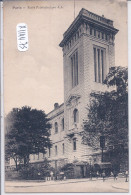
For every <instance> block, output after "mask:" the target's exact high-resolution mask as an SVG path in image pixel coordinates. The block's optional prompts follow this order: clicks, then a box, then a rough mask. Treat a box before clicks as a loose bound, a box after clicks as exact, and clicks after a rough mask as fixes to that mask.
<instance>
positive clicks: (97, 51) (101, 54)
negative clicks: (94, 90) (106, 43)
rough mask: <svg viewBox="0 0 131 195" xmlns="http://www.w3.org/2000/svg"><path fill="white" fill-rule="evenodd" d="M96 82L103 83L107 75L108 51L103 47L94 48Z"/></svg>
mask: <svg viewBox="0 0 131 195" xmlns="http://www.w3.org/2000/svg"><path fill="white" fill-rule="evenodd" d="M93 52H94V80H95V82H97V83H103V81H104V79H105V76H106V73H105V70H106V63H105V62H106V60H105V56H106V55H105V54H106V50H105V49H104V48H101V47H97V46H94V48H93Z"/></svg>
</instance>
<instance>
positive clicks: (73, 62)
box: [71, 51, 78, 87]
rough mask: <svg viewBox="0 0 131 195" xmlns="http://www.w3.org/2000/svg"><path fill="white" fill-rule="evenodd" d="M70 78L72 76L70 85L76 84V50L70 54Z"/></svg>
mask: <svg viewBox="0 0 131 195" xmlns="http://www.w3.org/2000/svg"><path fill="white" fill-rule="evenodd" d="M71 78H72V87H75V86H76V85H78V52H77V51H76V52H75V53H74V54H73V55H72V56H71Z"/></svg>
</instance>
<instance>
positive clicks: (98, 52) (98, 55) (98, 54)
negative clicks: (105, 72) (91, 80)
mask: <svg viewBox="0 0 131 195" xmlns="http://www.w3.org/2000/svg"><path fill="white" fill-rule="evenodd" d="M97 57H98V83H100V82H101V81H100V78H101V75H100V69H101V68H100V50H99V49H97Z"/></svg>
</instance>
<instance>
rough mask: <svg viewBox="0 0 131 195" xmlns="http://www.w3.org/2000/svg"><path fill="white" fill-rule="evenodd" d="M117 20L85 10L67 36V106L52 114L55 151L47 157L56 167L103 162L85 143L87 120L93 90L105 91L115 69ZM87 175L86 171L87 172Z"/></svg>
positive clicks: (61, 106) (64, 36)
mask: <svg viewBox="0 0 131 195" xmlns="http://www.w3.org/2000/svg"><path fill="white" fill-rule="evenodd" d="M117 32H118V30H117V29H115V28H114V26H113V21H112V20H109V19H107V18H105V17H104V16H99V15H96V14H94V13H92V12H90V11H88V10H85V9H82V10H81V11H80V12H79V14H78V16H77V17H76V18H75V20H74V21H73V23H72V24H71V25H70V26H69V28H68V29H67V31H66V32H65V33H64V35H63V40H62V41H61V43H60V47H62V50H63V62H64V63H63V71H64V103H63V104H61V105H59V104H58V103H55V104H54V109H53V110H52V111H51V112H50V113H49V114H48V117H49V118H50V122H51V124H52V129H51V140H52V142H53V146H52V148H50V149H49V150H48V152H47V157H48V158H49V160H51V163H52V165H53V166H55V167H57V166H62V165H63V164H65V163H67V162H68V163H69V162H74V161H77V162H78V163H77V164H78V165H79V168H80V169H82V167H83V166H84V165H85V164H87V163H88V164H89V163H92V164H93V163H99V162H100V161H101V160H100V159H101V157H100V155H101V153H100V151H97V153H96V152H94V151H93V150H92V148H90V147H89V146H87V145H84V144H82V136H81V133H82V132H83V120H86V119H87V114H88V113H87V109H86V108H87V105H88V104H89V99H90V93H91V92H92V91H105V90H106V86H105V85H104V84H103V81H104V79H105V77H106V75H107V73H108V71H109V68H110V67H112V66H115V53H114V51H115V44H114V40H115V35H116V33H117ZM83 174H85V173H84V171H83Z"/></svg>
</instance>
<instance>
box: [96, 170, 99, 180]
mask: <svg viewBox="0 0 131 195" xmlns="http://www.w3.org/2000/svg"><path fill="white" fill-rule="evenodd" d="M98 177H99V171H97V172H96V178H97V179H98Z"/></svg>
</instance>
